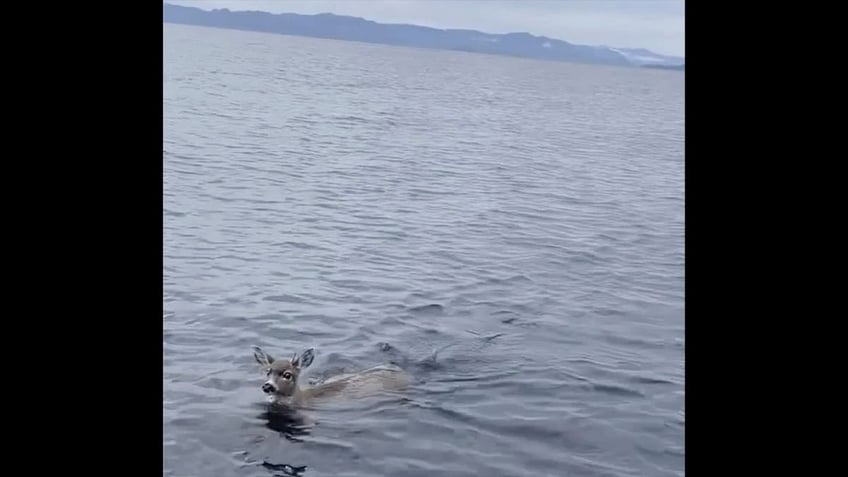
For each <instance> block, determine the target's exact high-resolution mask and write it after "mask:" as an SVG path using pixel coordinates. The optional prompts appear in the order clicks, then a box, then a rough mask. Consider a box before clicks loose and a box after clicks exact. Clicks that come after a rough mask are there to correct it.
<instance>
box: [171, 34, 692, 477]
mask: <svg viewBox="0 0 848 477" xmlns="http://www.w3.org/2000/svg"><path fill="white" fill-rule="evenodd" d="M164 42H165V50H164V55H165V76H164V97H165V118H164V126H165V130H164V138H165V140H164V146H163V148H164V161H165V175H164V190H165V197H164V203H165V210H164V224H165V230H164V250H165V257H164V260H165V267H164V297H163V298H164V308H165V315H164V317H163V326H164V337H163V341H164V343H163V344H164V379H165V383H164V396H163V409H164V422H163V424H164V435H163V440H164V474H165V475H169V476H204V477H205V476H213V475H214V476H269V475H289V474H292V475H304V476H310V477H318V476H375V475H386V476H399V475H409V476H419V475H421V476H424V475H428V476H432V475H439V476H477V475H486V476H531V475H532V476H545V475H551V476H671V475H683V472H684V470H683V469H684V455H685V453H684V448H683V436H684V427H685V413H684V313H683V310H684V201H683V193H684V177H683V176H684V154H683V152H684V147H683V134H684V108H683V100H684V88H683V82H684V75H683V74H681V73H679V72H667V71H652V70H639V69H628V68H615V67H598V66H582V65H574V64H566V63H554V62H540V61H531V60H522V59H515V58H506V57H497V56H485V55H475V54H468V53H460V52H447V51H432V50H416V49H405V48H396V47H387V46H379V45H367V44H357V43H348V42H340V41H329V40H319V39H309V38H298V37H287V36H279V35H270V34H261V33H250V32H240V31H231V30H216V29H207V28H198V27H188V26H176V25H168V24H166V25H165V36H164ZM254 344H256V345H260V346H262V347H263V348H264V349H266V350H267V351H269V352H270V353H272V354H276V355H278V356H282V357H288V356H290V355H291V353H292V352H294V351H300V350H302V349H304V348H306V347H308V346H315V347H316V350H317V355H316V359H315V362H314V363H313V364H312V366H311V367H310V368H309V369H308V370H307V371H308V372H307V377H311V378H312V379H315V378H319V377H322V376H327V375H331V374H333V373H336V372H340V371H351V370H356V369H358V368H362V367H366V366H370V365H374V364H379V363H384V362H396V363H399V364H401V365H402V366H404V367H405V368H406V369H407V370H408V372H409V373H410V375H411V376H413V378H414V385H413V387H412V388H411V389H409V390H408V391H407V392H406V393H405V394H401V395H396V394H386V395H378V396H376V397H375V399H372V400H364V401H354V402H345V403H343V404H341V403H340V404H339V405H338V406H332V407H325V408H320V407H319V408H316V409H312V410H306V411H297V412H296V411H292V412H290V413H272V412H268V409H267V408H266V406H265V404H264V396H263V394H262V392H261V390H260V386H261V385H262V383H263V381H264V375H263V372H262V370H261V369H259V366H258V365H257V364H256V362H255V361H254V360H253V356H252V352H251V349H250V347H251V346H252V345H254ZM436 350H439V352H438V353H435V354H434V351H436ZM307 377H304V380H306V379H307ZM263 463H264V465H263ZM287 466H291V467H287ZM303 467H305V469H303Z"/></svg>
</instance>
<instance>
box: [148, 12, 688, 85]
mask: <svg viewBox="0 0 848 477" xmlns="http://www.w3.org/2000/svg"><path fill="white" fill-rule="evenodd" d="M162 19H163V22H165V23H173V24H182V25H194V26H206V27H215V28H224V29H229V30H241V31H255V32H260V33H274V34H284V35H292V36H303V37H311V38H324V39H333V40H347V41H358V42H364V43H372V44H382V45H391V46H405V47H416V48H425V49H434V50H448V51H464V52H468V53H484V54H492V55H498V56H510V57H518V58H527V59H537V60H550V61H561V62H570V63H583V64H595V65H608V66H624V67H660V66H672V68H671V69H680V67H676V68H674V66H675V65H671V64H669V62H680V61H683V59H682V58H677V57H671V56H667V55H659V54H656V53H653V52H650V51H648V50H644V49H634V50H628V49H624V48H622V49H617V48H610V47H605V46H587V45H577V44H572V43H568V42H566V41H562V40H557V39H553V38H547V37H544V36H534V35H531V34H529V33H524V32H522V33H506V34H492V33H483V32H479V31H475V30H457V29H447V30H441V29H437V28H430V27H423V26H417V25H396V24H383V23H377V22H373V21H370V20H365V19H363V18H357V17H350V16H342V15H334V14H330V13H322V14H318V15H300V14H295V13H281V14H272V13H268V12H258V11H231V10H228V9H219V10H211V11H208V10H202V9H199V8H195V7H184V6H180V5H173V4H169V3H164V4H163V15H162ZM631 51H632V52H633V53H632V54H631V53H630V52H631ZM637 51H638V53H636V52H637ZM634 58H636V59H634ZM650 63H657V64H650Z"/></svg>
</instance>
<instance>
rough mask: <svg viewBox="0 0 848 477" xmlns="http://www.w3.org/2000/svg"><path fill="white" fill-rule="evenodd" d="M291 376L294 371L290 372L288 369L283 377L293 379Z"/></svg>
mask: <svg viewBox="0 0 848 477" xmlns="http://www.w3.org/2000/svg"><path fill="white" fill-rule="evenodd" d="M291 378H292V373H290V372H288V371H286V372H285V373H283V379H287V380H288V379H291Z"/></svg>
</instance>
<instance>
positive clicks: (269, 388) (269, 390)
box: [262, 383, 274, 394]
mask: <svg viewBox="0 0 848 477" xmlns="http://www.w3.org/2000/svg"><path fill="white" fill-rule="evenodd" d="M262 392H264V393H265V394H271V393H272V392H274V386H271V384H270V383H265V384H263V385H262Z"/></svg>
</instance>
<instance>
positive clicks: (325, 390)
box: [253, 346, 410, 406]
mask: <svg viewBox="0 0 848 477" xmlns="http://www.w3.org/2000/svg"><path fill="white" fill-rule="evenodd" d="M253 357H254V358H256V361H257V362H258V363H259V364H260V365H261V366H262V367H263V369H265V371H266V374H267V376H268V380H267V381H265V383H264V384H263V385H262V392H264V393H265V394H267V395H268V400H269V401H270V402H271V403H274V404H289V405H292V406H301V405H303V404H305V403H306V402H307V401H311V400H313V399H317V398H326V397H333V396H336V395H339V396H341V397H353V398H358V397H366V396H369V395H373V394H376V393H378V392H380V391H392V390H401V389H403V388H405V387H406V386H408V385H409V382H410V380H409V376H407V374H406V373H405V372H404V371H403V369H401V368H400V367H399V366H395V365H393V364H386V365H380V366H375V367H373V368H368V369H365V370H363V371H359V372H357V373H351V374H342V375H339V376H333V377H331V378H328V379H327V380H325V381H324V382H322V383H320V384H317V385H315V386H313V387H308V388H305V389H301V388H300V386H299V385H298V379H299V378H300V375H301V372H302V371H303V370H304V369H306V368H308V367H309V365H310V364H312V361H313V360H314V359H315V348H309V349H307V350H306V351H304V352H303V353H300V354H299V355H298V354H297V353H294V355H292V357H291V358H290V359H281V360H277V359H274V358H273V357H271V356H270V355H269V354H268V353H266V352H265V351H263V350H262V348H260V347H258V346H254V347H253Z"/></svg>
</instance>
